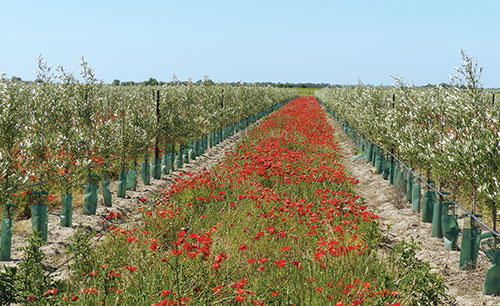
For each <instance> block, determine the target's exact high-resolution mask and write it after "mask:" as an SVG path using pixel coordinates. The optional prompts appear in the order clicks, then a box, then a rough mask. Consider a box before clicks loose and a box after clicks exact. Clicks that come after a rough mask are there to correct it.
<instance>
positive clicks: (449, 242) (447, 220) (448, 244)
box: [441, 201, 460, 250]
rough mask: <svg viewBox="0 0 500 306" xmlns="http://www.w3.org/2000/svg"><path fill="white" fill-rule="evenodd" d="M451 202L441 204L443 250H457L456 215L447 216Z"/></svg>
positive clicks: (458, 229)
mask: <svg viewBox="0 0 500 306" xmlns="http://www.w3.org/2000/svg"><path fill="white" fill-rule="evenodd" d="M452 205H453V202H448V201H445V202H443V207H442V215H441V224H442V226H443V240H444V248H445V249H447V250H455V249H456V248H457V241H458V234H459V233H460V227H459V225H458V222H457V217H458V216H457V215H456V214H449V213H448V212H449V208H450V206H452Z"/></svg>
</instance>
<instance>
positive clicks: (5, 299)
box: [0, 266, 17, 305]
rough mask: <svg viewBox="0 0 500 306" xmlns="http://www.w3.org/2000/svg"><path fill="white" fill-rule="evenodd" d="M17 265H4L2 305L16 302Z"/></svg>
mask: <svg viewBox="0 0 500 306" xmlns="http://www.w3.org/2000/svg"><path fill="white" fill-rule="evenodd" d="M16 274H17V268H16V267H7V266H4V271H3V272H0V292H1V293H2V294H0V305H10V304H11V303H15V302H16V296H17V290H16V286H15V284H16Z"/></svg>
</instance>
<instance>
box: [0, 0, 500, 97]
mask: <svg viewBox="0 0 500 306" xmlns="http://www.w3.org/2000/svg"><path fill="white" fill-rule="evenodd" d="M461 48H463V49H465V50H466V52H467V53H469V54H470V55H473V56H476V57H477V58H478V60H479V64H480V65H481V66H482V67H484V73H483V82H484V85H485V86H487V87H500V52H499V51H500V1H495V0H490V1H448V0H445V1H439V0H434V1H403V0H400V1H384V0H378V1H360V0H358V1H347V0H344V1H335V0H330V1H326V0H325V1H321V0H310V1H295V0H287V1H277V0H275V1H273V0H267V1H262V0H252V1H237V0H233V1H218V0H211V1H196V0H191V1H106V0H101V1H93V0H87V1H76V0H73V1H22V0H20V1H5V0H0V72H4V73H7V75H8V76H13V75H15V76H19V77H22V78H23V79H34V77H35V74H34V71H35V70H36V57H37V55H38V54H41V55H42V56H43V57H44V58H45V59H46V60H47V61H48V62H49V64H51V65H53V66H56V65H59V64H60V65H63V66H64V67H66V68H67V69H69V70H70V71H74V72H75V73H78V71H79V66H78V63H79V60H78V59H79V57H80V56H82V55H83V56H85V57H86V59H87V60H88V61H89V63H90V64H91V66H92V67H93V68H94V69H95V70H96V72H97V77H98V78H100V79H102V80H104V81H105V82H111V81H112V80H113V79H119V80H122V81H126V80H134V81H143V80H146V79H148V78H149V77H154V78H156V79H158V80H165V81H168V80H171V78H172V75H173V74H174V73H175V74H176V76H177V78H178V79H180V80H185V79H186V78H187V77H191V78H192V79H194V80H198V79H201V78H203V76H204V75H205V74H206V75H208V76H209V77H210V78H211V79H213V80H215V81H248V82H254V81H273V82H328V83H336V84H355V83H357V82H358V79H360V80H361V81H362V82H363V83H368V84H392V83H393V80H392V78H391V77H390V75H399V76H402V77H404V78H405V79H407V80H412V81H413V82H414V83H415V84H417V85H424V84H427V83H440V82H447V81H448V80H449V79H448V76H449V75H453V74H454V70H453V67H454V66H456V65H459V64H460V62H461V61H460V53H459V50H460V49H461Z"/></svg>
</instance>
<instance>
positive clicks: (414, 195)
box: [411, 184, 422, 213]
mask: <svg viewBox="0 0 500 306" xmlns="http://www.w3.org/2000/svg"><path fill="white" fill-rule="evenodd" d="M421 188H422V187H421V186H420V184H413V188H412V192H411V205H412V207H413V210H414V211H415V212H416V213H418V212H420V193H421Z"/></svg>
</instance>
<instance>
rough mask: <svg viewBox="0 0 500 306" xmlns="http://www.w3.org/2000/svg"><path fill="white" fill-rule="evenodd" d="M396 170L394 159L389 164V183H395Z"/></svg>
mask: <svg viewBox="0 0 500 306" xmlns="http://www.w3.org/2000/svg"><path fill="white" fill-rule="evenodd" d="M395 172H396V165H395V162H394V161H391V162H390V164H389V183H390V184H391V185H394V174H395Z"/></svg>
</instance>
